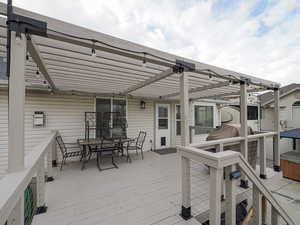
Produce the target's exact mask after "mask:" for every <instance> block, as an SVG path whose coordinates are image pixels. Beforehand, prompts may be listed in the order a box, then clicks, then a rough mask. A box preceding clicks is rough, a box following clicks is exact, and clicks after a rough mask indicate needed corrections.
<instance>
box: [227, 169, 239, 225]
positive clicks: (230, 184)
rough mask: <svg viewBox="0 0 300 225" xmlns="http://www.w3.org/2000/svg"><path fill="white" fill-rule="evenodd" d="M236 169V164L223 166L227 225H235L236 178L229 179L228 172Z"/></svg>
mask: <svg viewBox="0 0 300 225" xmlns="http://www.w3.org/2000/svg"><path fill="white" fill-rule="evenodd" d="M234 171H236V165H231V166H227V167H226V168H225V187H226V188H225V190H226V211H225V217H226V218H225V221H226V224H227V225H236V181H237V180H236V179H231V178H230V174H231V173H232V172H234Z"/></svg>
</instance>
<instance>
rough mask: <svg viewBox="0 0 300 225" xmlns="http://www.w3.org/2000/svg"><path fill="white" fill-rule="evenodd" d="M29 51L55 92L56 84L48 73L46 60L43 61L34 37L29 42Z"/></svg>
mask: <svg viewBox="0 0 300 225" xmlns="http://www.w3.org/2000/svg"><path fill="white" fill-rule="evenodd" d="M27 50H28V52H29V53H30V56H31V57H32V59H33V60H34V62H35V63H36V64H37V66H38V68H39V70H40V72H41V73H42V74H43V76H44V77H45V79H46V80H47V82H48V83H49V85H50V87H51V89H52V90H54V91H55V90H56V89H57V88H56V87H55V84H54V82H53V81H52V79H51V77H50V75H49V73H48V69H47V66H46V64H45V62H44V59H43V57H42V55H41V53H40V50H39V47H38V46H37V45H36V44H35V41H34V39H33V37H31V39H29V40H27Z"/></svg>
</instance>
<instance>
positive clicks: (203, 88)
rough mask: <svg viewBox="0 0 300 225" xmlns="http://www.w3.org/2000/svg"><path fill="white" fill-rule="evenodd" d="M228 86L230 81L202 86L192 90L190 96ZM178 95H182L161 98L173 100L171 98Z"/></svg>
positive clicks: (168, 95) (175, 94)
mask: <svg viewBox="0 0 300 225" xmlns="http://www.w3.org/2000/svg"><path fill="white" fill-rule="evenodd" d="M227 85H229V81H225V82H220V83H216V84H211V85H207V86H202V87H196V88H191V89H190V90H189V94H192V93H196V92H198V93H199V92H203V91H206V90H210V89H214V88H220V87H224V86H227ZM178 95H180V92H175V93H171V94H167V95H164V96H161V98H162V99H165V98H171V97H175V96H178Z"/></svg>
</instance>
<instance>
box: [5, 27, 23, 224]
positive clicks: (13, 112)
mask: <svg viewBox="0 0 300 225" xmlns="http://www.w3.org/2000/svg"><path fill="white" fill-rule="evenodd" d="M10 43H11V48H10V58H11V60H10V74H9V75H10V76H9V106H8V172H9V173H13V172H18V171H20V170H23V169H24V103H25V57H26V38H25V36H24V35H23V34H20V36H17V35H16V32H13V31H12V32H11V41H10ZM12 221H15V224H20V225H22V224H24V196H22V197H21V198H20V199H19V202H18V203H17V204H16V207H15V208H14V210H13V211H12V213H11V215H10V217H9V219H8V224H10V223H11V222H12Z"/></svg>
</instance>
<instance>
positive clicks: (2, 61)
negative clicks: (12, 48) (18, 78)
mask: <svg viewBox="0 0 300 225" xmlns="http://www.w3.org/2000/svg"><path fill="white" fill-rule="evenodd" d="M0 80H7V76H6V58H4V57H1V56H0Z"/></svg>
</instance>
